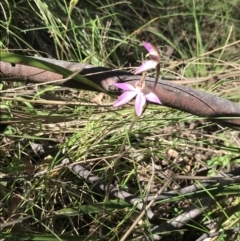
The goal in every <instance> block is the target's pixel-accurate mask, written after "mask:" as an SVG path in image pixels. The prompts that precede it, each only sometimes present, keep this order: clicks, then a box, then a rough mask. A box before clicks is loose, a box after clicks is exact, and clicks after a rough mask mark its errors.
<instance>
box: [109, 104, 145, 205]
mask: <svg viewBox="0 0 240 241" xmlns="http://www.w3.org/2000/svg"><path fill="white" fill-rule="evenodd" d="M143 111H145V108H144V110H143ZM139 118H140V117H139V116H137V115H136V113H135V111H134V113H133V120H132V121H131V123H130V126H129V128H128V131H127V133H126V136H125V137H124V139H123V142H122V144H121V147H120V150H119V153H118V157H117V158H116V159H115V161H114V163H113V167H112V170H111V172H110V175H109V178H108V185H107V190H106V192H105V202H107V201H108V200H109V189H110V185H111V182H112V179H113V175H114V173H115V170H116V167H117V165H118V162H119V160H120V159H121V157H122V156H123V153H124V149H125V146H126V142H127V139H128V136H129V134H130V133H131V131H132V129H133V127H134V124H135V123H136V122H137V121H138V120H139Z"/></svg>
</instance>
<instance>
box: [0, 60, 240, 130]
mask: <svg viewBox="0 0 240 241" xmlns="http://www.w3.org/2000/svg"><path fill="white" fill-rule="evenodd" d="M25 58H26V57H25ZM40 59H41V60H44V61H46V62H50V63H52V64H55V65H58V66H61V67H64V68H66V69H68V70H71V71H73V72H78V71H79V69H80V70H82V71H80V74H81V75H83V76H85V77H87V79H88V80H90V81H92V82H94V83H95V84H97V85H98V86H99V87H101V88H103V89H104V90H105V91H106V92H108V93H109V94H120V93H116V92H115V91H116V89H115V91H113V89H112V87H113V84H114V83H116V82H125V81H127V82H128V83H130V84H132V85H134V83H135V82H136V81H138V80H139V79H140V76H138V75H133V74H132V73H129V72H126V71H121V70H112V69H109V68H104V67H95V66H92V65H86V64H80V63H73V62H67V61H60V60H54V59H47V58H40ZM25 64H26V63H24V61H19V64H18V63H17V64H15V65H12V64H11V63H6V62H3V61H0V66H1V71H0V77H1V80H5V81H19V82H24V83H35V84H39V83H45V84H47V83H51V82H54V84H58V85H63V86H66V87H70V88H75V89H84V90H93V91H95V89H94V88H93V87H91V86H89V85H87V84H84V83H81V82H79V81H77V80H75V79H74V77H73V78H71V79H68V80H66V79H67V77H68V76H62V75H60V74H57V73H53V72H50V71H45V70H42V69H39V68H35V67H30V66H27V65H25ZM61 79H65V80H64V81H62V82H61V81H59V82H56V80H61ZM153 84H154V78H151V77H147V78H146V87H145V89H144V90H143V92H144V93H145V94H147V93H149V92H150V91H152V89H153ZM155 93H156V95H157V96H158V97H159V99H160V100H161V102H162V103H163V105H165V106H168V107H171V108H175V109H178V110H182V111H185V112H188V113H191V114H193V115H197V116H202V117H206V118H207V119H209V120H211V121H215V122H219V123H221V125H224V126H229V127H231V128H235V129H240V105H239V104H237V103H234V102H231V101H228V100H225V99H223V98H220V97H218V96H215V95H212V94H209V93H205V92H203V91H200V90H196V89H193V88H191V87H187V86H183V85H179V84H174V83H171V82H169V81H164V80H159V82H158V84H157V87H156V90H155Z"/></svg>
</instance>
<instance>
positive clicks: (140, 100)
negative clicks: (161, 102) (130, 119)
mask: <svg viewBox="0 0 240 241" xmlns="http://www.w3.org/2000/svg"><path fill="white" fill-rule="evenodd" d="M145 104H146V98H145V96H144V94H143V93H139V94H138V95H137V97H136V100H135V110H136V113H137V115H138V116H140V115H141V114H142V111H143V106H144V105H145Z"/></svg>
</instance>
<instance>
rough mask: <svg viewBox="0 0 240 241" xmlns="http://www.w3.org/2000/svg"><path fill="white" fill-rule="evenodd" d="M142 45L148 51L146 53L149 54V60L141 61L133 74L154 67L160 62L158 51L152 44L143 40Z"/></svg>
mask: <svg viewBox="0 0 240 241" xmlns="http://www.w3.org/2000/svg"><path fill="white" fill-rule="evenodd" d="M143 46H144V47H145V49H146V50H147V51H148V55H149V56H150V58H151V60H147V61H145V62H143V64H142V65H141V66H139V67H138V68H137V69H136V71H135V74H140V73H142V72H145V71H148V70H150V69H154V68H156V66H157V65H158V63H159V62H160V55H159V52H158V50H157V49H156V48H155V47H154V46H152V45H151V44H150V43H148V42H143Z"/></svg>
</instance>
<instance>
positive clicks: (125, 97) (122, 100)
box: [113, 91, 137, 107]
mask: <svg viewBox="0 0 240 241" xmlns="http://www.w3.org/2000/svg"><path fill="white" fill-rule="evenodd" d="M136 95H137V91H125V92H124V93H122V94H121V95H120V96H119V98H118V99H117V100H116V101H115V102H114V104H113V106H114V107H117V106H120V105H124V104H126V103H127V102H128V101H130V100H131V99H133V98H134V97H135V96H136Z"/></svg>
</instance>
